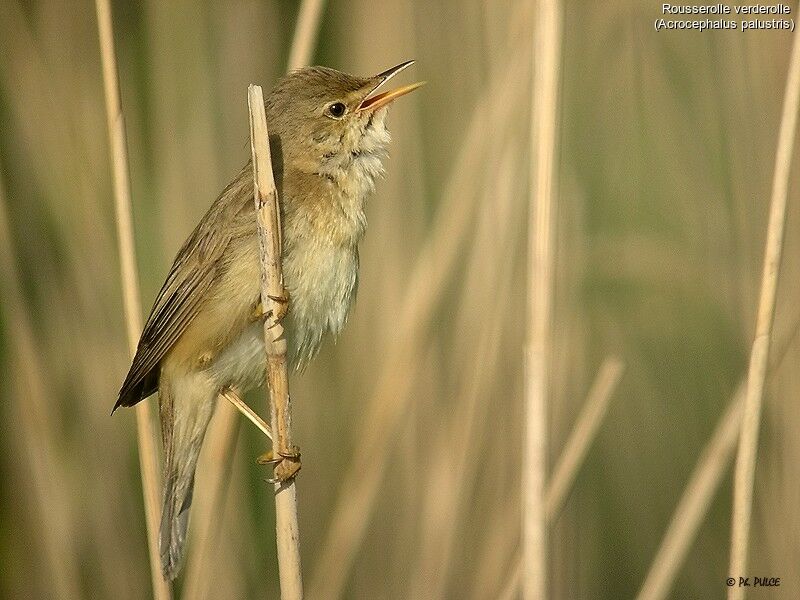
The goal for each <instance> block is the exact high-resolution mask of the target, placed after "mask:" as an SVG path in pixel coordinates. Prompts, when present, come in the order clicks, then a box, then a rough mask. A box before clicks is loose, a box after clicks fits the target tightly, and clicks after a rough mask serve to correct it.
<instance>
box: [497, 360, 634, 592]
mask: <svg viewBox="0 0 800 600" xmlns="http://www.w3.org/2000/svg"><path fill="white" fill-rule="evenodd" d="M624 369H625V365H624V364H623V362H622V361H621V360H620V359H619V358H617V357H614V356H610V357H608V358H606V359H605V360H604V361H603V364H602V365H601V366H600V369H599V371H598V372H597V375H596V376H595V379H594V382H593V383H592V387H591V389H590V390H589V394H588V396H587V397H586V400H585V401H584V403H583V408H582V409H581V412H580V415H578V419H577V421H575V425H574V426H573V428H572V431H571V432H570V434H569V438H567V442H566V443H565V444H564V449H563V450H562V451H561V455H560V457H559V459H558V462H556V466H555V468H554V469H553V475H552V477H551V478H550V481H549V482H548V484H547V488H546V490H545V493H544V510H545V519H546V523H545V526H550V525H552V524H553V522H554V521H555V520H556V518H557V517H558V515H559V513H560V512H561V509H562V508H563V507H564V503H565V502H566V500H567V497H568V496H569V493H570V492H571V491H572V488H573V486H574V485H575V479H576V478H577V476H578V472H579V471H580V468H581V466H582V465H583V463H584V461H585V459H586V453H587V452H588V450H589V447H590V446H591V445H592V442H593V441H594V439H595V438H596V437H597V432H598V431H599V430H600V425H601V424H602V422H603V419H605V416H606V413H607V412H608V405H609V402H610V400H611V396H612V394H613V393H614V390H616V388H617V385H618V384H619V380H620V378H621V377H622V373H623V371H624ZM523 567H524V564H523V561H522V557H520V559H519V560H517V561H516V562H515V564H514V567H513V568H512V571H511V574H510V575H509V577H508V582H507V584H506V586H505V587H504V588H503V591H502V592H501V593H500V595H499V596H498V597H499V598H503V599H509V600H510V599H511V598H513V597H515V596H516V594H517V592H518V591H519V589H520V585H521V583H522V575H523Z"/></svg>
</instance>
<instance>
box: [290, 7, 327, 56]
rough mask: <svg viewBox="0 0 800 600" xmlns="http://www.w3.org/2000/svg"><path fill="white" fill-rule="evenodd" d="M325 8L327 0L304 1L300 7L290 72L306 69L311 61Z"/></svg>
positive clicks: (293, 39) (293, 40)
mask: <svg viewBox="0 0 800 600" xmlns="http://www.w3.org/2000/svg"><path fill="white" fill-rule="evenodd" d="M323 8H325V0H303V3H302V4H301V5H300V12H299V13H298V15H297V24H296V25H295V28H294V37H293V38H292V48H291V50H289V68H288V70H289V71H293V70H294V69H299V68H300V67H305V66H306V65H307V64H308V63H309V62H310V61H311V55H312V53H313V52H314V47H315V46H316V45H317V34H318V32H319V20H320V17H321V16H322V9H323Z"/></svg>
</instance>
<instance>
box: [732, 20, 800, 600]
mask: <svg viewBox="0 0 800 600" xmlns="http://www.w3.org/2000/svg"><path fill="white" fill-rule="evenodd" d="M798 103H800V33H796V34H795V36H794V42H793V46H792V55H791V59H790V63H789V73H788V76H787V80H786V90H785V95H784V101H783V114H782V116H781V124H780V131H779V133H778V148H777V151H776V153H775V172H774V176H773V180H772V198H771V200H770V212H769V223H768V225H767V240H766V245H765V249H764V265H763V271H762V276H761V291H760V295H759V302H758V316H757V318H756V331H755V337H754V339H753V346H752V349H751V352H750V364H749V367H748V373H747V391H746V393H745V401H744V415H743V418H742V430H741V437H740V439H739V450H738V454H737V457H736V472H735V474H734V485H733V516H732V522H731V556H730V567H729V570H728V576H729V577H734V578H737V577H740V576H741V577H744V576H745V575H746V571H747V551H748V546H749V541H750V519H751V515H752V508H753V482H754V478H755V467H756V454H757V452H758V430H759V427H760V424H761V405H762V398H763V393H764V380H765V378H766V373H767V363H768V358H769V345H770V341H771V339H772V327H773V323H774V317H775V301H776V295H777V289H778V275H779V273H780V264H781V254H782V249H783V236H784V230H785V226H786V205H787V199H788V188H789V174H790V172H791V159H792V150H793V147H794V139H795V133H796V129H797V111H798ZM744 595H745V588H744V587H739V586H732V587H730V588H729V589H728V598H729V600H739V599H741V598H744Z"/></svg>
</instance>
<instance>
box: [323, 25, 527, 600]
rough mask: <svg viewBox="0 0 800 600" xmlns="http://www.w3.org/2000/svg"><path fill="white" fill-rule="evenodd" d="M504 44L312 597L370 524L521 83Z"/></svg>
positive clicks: (376, 396) (348, 478)
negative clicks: (427, 343)
mask: <svg viewBox="0 0 800 600" xmlns="http://www.w3.org/2000/svg"><path fill="white" fill-rule="evenodd" d="M523 43H525V42H524V41H521V42H520V43H519V44H515V45H514V46H515V47H514V48H510V49H509V55H508V60H507V61H506V62H505V63H504V65H503V67H501V68H500V69H499V71H498V74H497V75H496V76H494V77H492V78H491V79H489V80H488V82H487V83H486V85H485V86H484V92H483V94H482V95H481V97H480V98H479V100H478V102H477V103H476V105H475V108H474V109H473V111H472V115H471V117H470V122H469V125H468V127H467V130H466V133H465V135H464V139H463V141H462V143H461V145H460V148H459V154H458V158H457V159H456V162H455V166H454V167H453V169H452V171H451V172H450V174H449V176H448V180H447V184H446V186H445V189H444V191H443V193H442V194H441V203H440V204H439V206H438V208H437V212H436V217H435V219H434V223H433V226H432V228H431V231H430V233H429V235H428V236H427V237H426V240H425V243H424V244H423V245H422V246H421V248H420V249H419V251H418V253H417V256H416V257H415V261H414V269H413V271H412V273H411V275H410V277H409V278H408V282H407V283H406V285H405V287H404V289H405V295H404V297H403V300H402V302H401V304H400V306H402V307H403V309H402V312H401V313H400V315H399V318H398V319H397V324H396V326H395V329H396V331H397V332H399V333H398V335H397V336H396V337H394V338H393V339H392V340H391V341H390V343H389V346H388V348H387V350H386V353H385V354H386V358H385V360H384V363H383V364H384V367H383V369H382V371H381V375H380V376H379V378H378V383H377V384H376V386H375V390H374V392H373V394H372V396H371V398H370V399H369V400H368V402H367V406H368V407H369V408H368V411H367V413H366V414H365V415H364V417H363V419H362V423H361V425H360V433H359V435H358V440H359V442H358V445H357V447H356V449H355V451H354V454H353V458H352V461H351V463H350V465H349V466H348V469H347V473H345V474H344V476H343V477H342V479H341V484H340V487H339V492H338V500H337V504H336V507H335V508H334V509H333V517H332V519H331V524H330V525H329V527H328V532H327V534H326V536H325V542H324V543H323V545H322V547H321V549H320V558H319V559H318V562H317V565H316V567H315V570H314V573H313V575H312V578H311V584H310V587H309V596H310V597H312V598H315V599H316V598H320V599H325V598H339V597H341V595H342V590H343V589H344V586H345V584H346V582H347V578H348V576H349V573H350V570H351V569H352V565H353V562H354V560H355V555H356V552H357V550H358V548H359V547H360V545H361V543H362V541H363V538H364V534H365V532H366V529H367V527H368V526H369V523H370V518H371V514H372V511H373V508H374V505H375V499H376V497H377V494H378V490H379V489H380V483H381V481H382V478H383V475H384V474H385V473H386V470H387V465H388V461H389V456H390V449H391V447H392V441H393V440H394V434H395V432H396V430H397V426H398V423H399V422H400V417H401V416H402V415H403V414H404V413H405V410H406V409H407V407H408V403H409V402H410V401H411V398H410V390H411V383H412V382H413V380H414V378H415V377H416V376H417V372H418V369H419V364H418V361H416V360H414V358H413V357H416V356H418V355H419V354H420V348H421V347H422V344H423V338H424V331H425V330H426V329H427V328H428V326H429V323H430V320H431V318H432V316H433V315H434V314H435V309H436V306H437V303H438V302H439V300H440V299H441V297H442V295H443V294H444V291H445V289H446V286H445V283H446V281H447V280H448V278H449V277H450V276H451V275H452V273H453V272H454V271H455V265H456V264H457V260H458V259H459V257H460V254H459V252H460V251H461V250H462V248H463V245H464V243H466V240H467V236H468V234H469V233H470V225H471V224H472V222H473V220H474V216H475V212H476V208H477V206H476V205H477V198H476V194H475V190H477V189H480V185H481V181H480V178H481V177H482V176H483V171H484V170H485V168H486V163H487V162H488V161H487V158H486V143H485V135H486V131H492V132H496V131H503V130H505V125H506V124H507V123H508V122H509V119H511V118H512V117H513V116H514V112H513V109H514V107H515V99H516V98H518V97H519V96H520V94H521V93H522V92H523V91H524V88H522V87H521V85H520V77H522V76H523V75H522V74H524V73H526V72H527V69H528V67H529V63H530V61H528V60H526V58H527V57H526V56H525V55H524V54H523V53H521V52H515V51H514V50H516V49H518V48H517V46H522V45H523Z"/></svg>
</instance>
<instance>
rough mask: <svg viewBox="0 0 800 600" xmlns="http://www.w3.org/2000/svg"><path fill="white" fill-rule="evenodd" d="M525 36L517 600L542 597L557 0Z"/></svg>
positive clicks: (548, 1)
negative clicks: (527, 103) (527, 156)
mask: <svg viewBox="0 0 800 600" xmlns="http://www.w3.org/2000/svg"><path fill="white" fill-rule="evenodd" d="M534 14H535V16H534V31H533V39H534V44H533V93H532V98H533V105H532V113H531V151H532V156H531V179H530V186H531V188H530V209H529V210H530V217H529V218H530V221H529V229H528V237H529V246H528V341H527V346H528V347H527V355H526V364H525V408H526V415H525V424H526V436H525V438H526V439H525V444H524V456H523V472H522V481H523V483H522V485H523V489H522V498H523V536H522V537H523V567H524V574H523V585H522V589H523V597H524V598H526V600H543V599H544V598H546V597H547V593H546V590H547V513H546V508H545V501H544V494H545V477H546V472H547V398H548V394H549V390H548V375H549V369H550V360H551V338H552V333H551V321H552V299H553V263H554V259H553V229H554V226H553V217H552V214H553V212H554V211H553V208H554V204H555V198H554V194H553V177H554V171H555V166H554V163H555V159H554V154H555V151H554V148H555V141H556V140H555V133H556V116H557V115H556V112H557V111H556V105H557V99H558V70H559V54H560V30H561V20H560V19H561V17H560V7H559V4H558V0H540V1H539V2H538V6H537V10H536V11H535V13H534Z"/></svg>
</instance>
